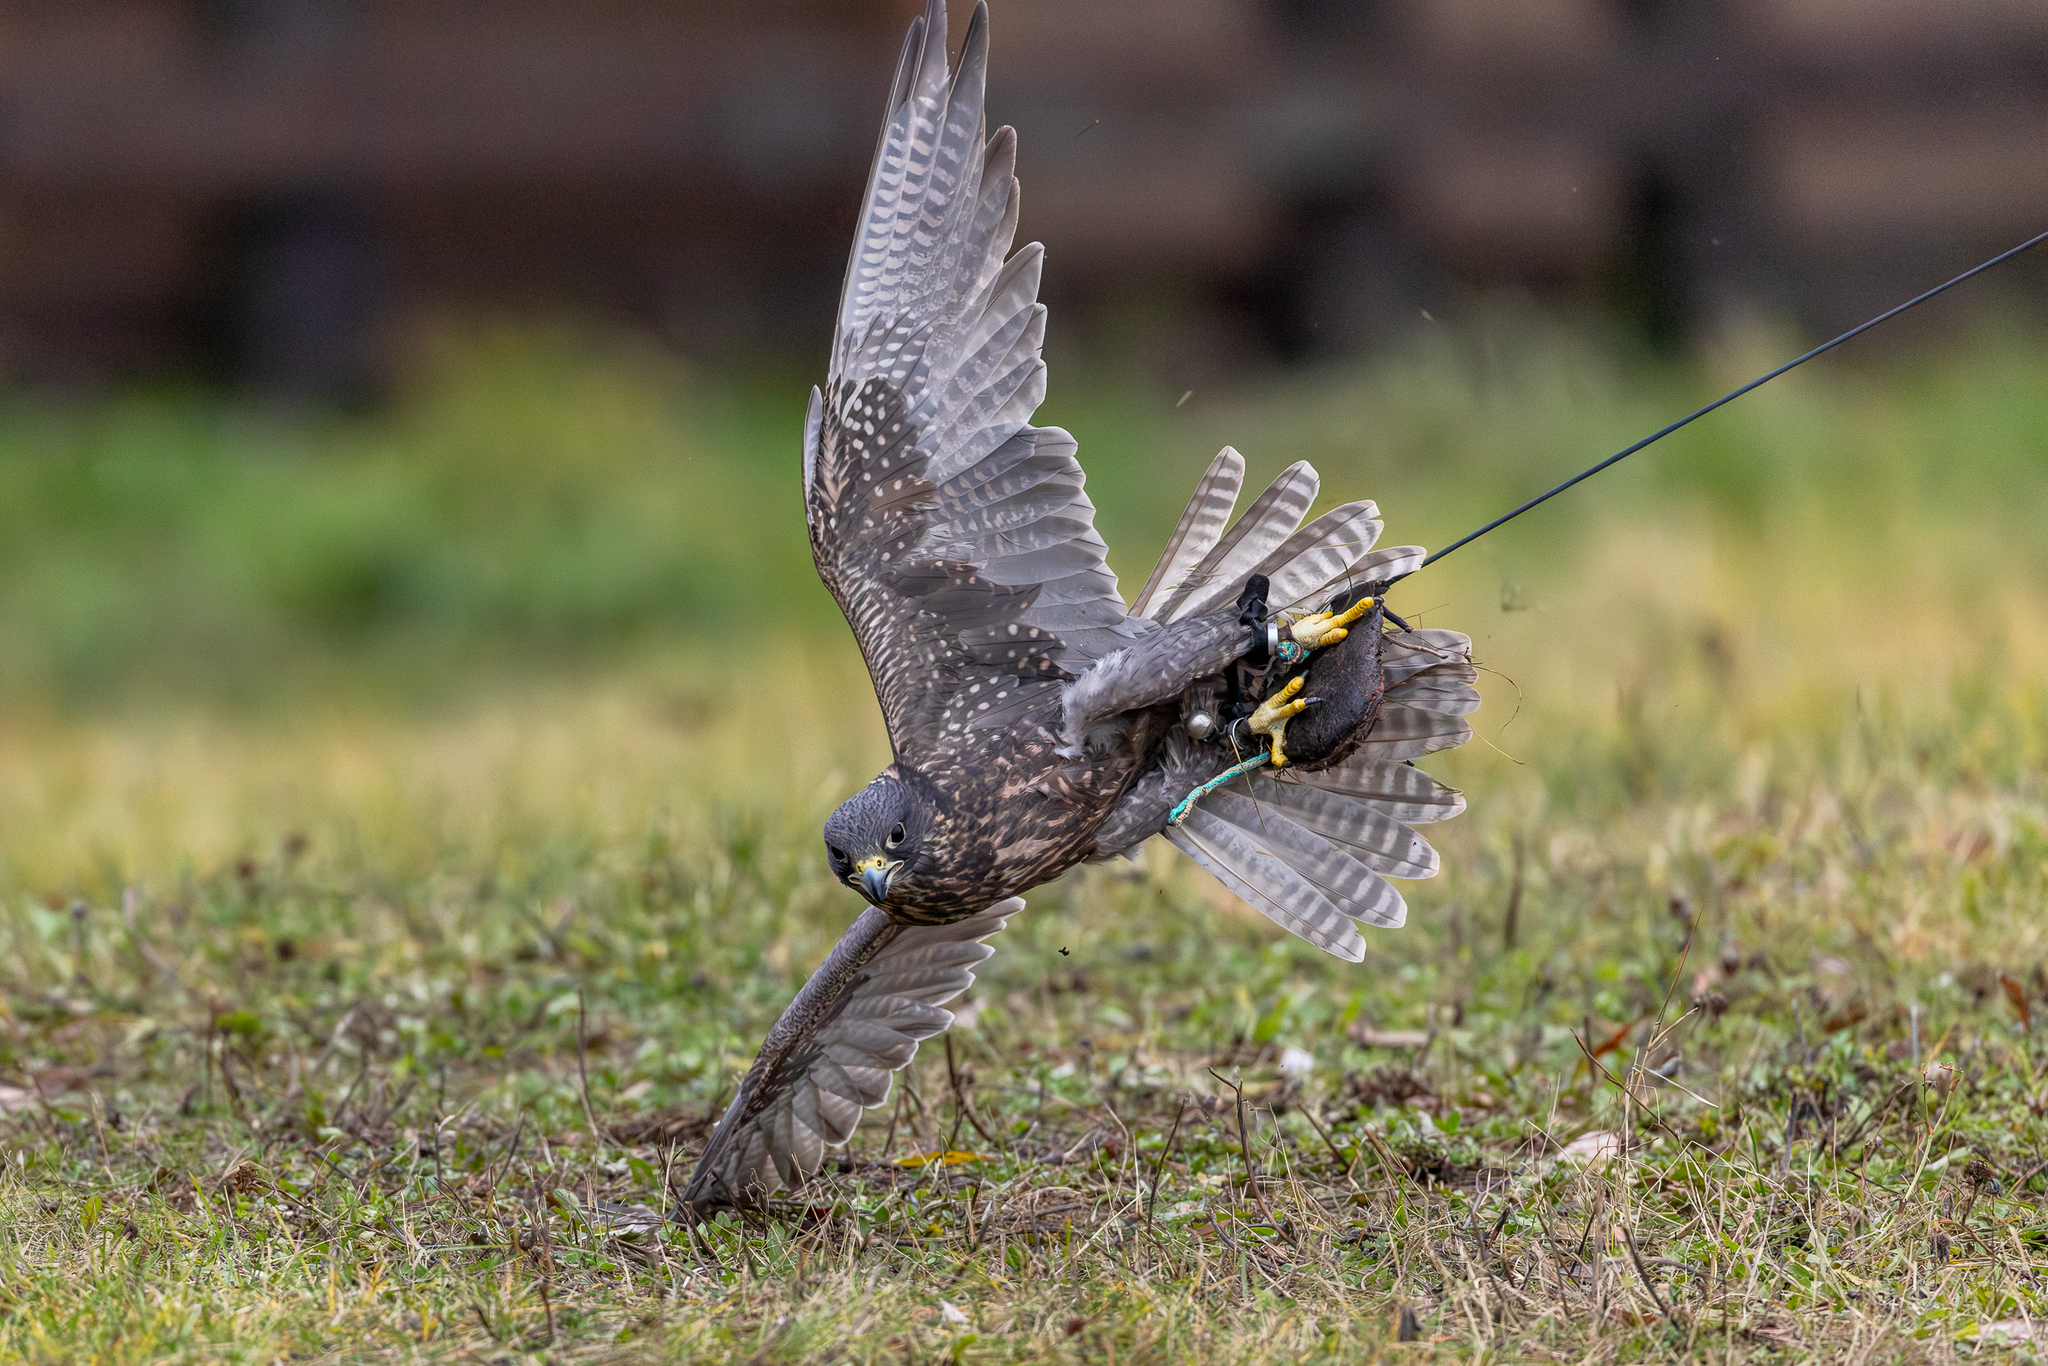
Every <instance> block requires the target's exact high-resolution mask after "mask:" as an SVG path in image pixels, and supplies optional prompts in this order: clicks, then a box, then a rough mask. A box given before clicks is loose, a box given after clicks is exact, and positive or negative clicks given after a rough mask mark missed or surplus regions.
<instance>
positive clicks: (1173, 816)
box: [1166, 752, 1273, 825]
mask: <svg viewBox="0 0 2048 1366" xmlns="http://www.w3.org/2000/svg"><path fill="white" fill-rule="evenodd" d="M1271 762H1273V756H1272V754H1271V753H1270V752H1268V753H1265V754H1255V755H1253V756H1252V757H1251V758H1249V759H1247V760H1245V761H1244V762H1243V763H1241V764H1233V765H1232V766H1231V767H1229V768H1226V769H1224V770H1223V771H1222V772H1221V773H1219V774H1217V775H1216V776H1215V777H1213V778H1211V779H1210V780H1209V781H1208V782H1206V783H1203V784H1202V785H1201V786H1200V787H1198V788H1196V789H1195V790H1194V791H1193V792H1190V793H1188V795H1187V796H1185V797H1183V798H1181V801H1180V805H1178V806H1176V807H1174V808H1173V810H1171V811H1169V812H1167V813H1166V823H1167V824H1168V825H1179V824H1180V823H1181V822H1182V821H1184V820H1186V819H1187V818H1188V812H1190V811H1192V810H1194V809H1195V803H1196V802H1198V801H1200V800H1202V798H1204V797H1206V796H1208V795H1209V794H1210V793H1211V792H1214V791H1215V790H1216V789H1217V788H1219V787H1221V786H1223V785H1224V784H1225V783H1227V782H1229V781H1230V780H1231V779H1232V778H1235V777H1236V776H1237V775H1238V774H1240V773H1249V772H1251V771H1252V770H1253V769H1255V768H1258V767H1260V766H1261V765H1263V764H1269V763H1271Z"/></svg>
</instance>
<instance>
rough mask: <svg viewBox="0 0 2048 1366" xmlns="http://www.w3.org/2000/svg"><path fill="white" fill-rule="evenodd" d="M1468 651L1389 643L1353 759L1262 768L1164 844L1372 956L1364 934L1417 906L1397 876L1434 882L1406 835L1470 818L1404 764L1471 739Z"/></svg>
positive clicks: (1404, 637)
mask: <svg viewBox="0 0 2048 1366" xmlns="http://www.w3.org/2000/svg"><path fill="white" fill-rule="evenodd" d="M1471 655H1472V642H1471V640H1470V639H1469V638H1467V637H1465V636H1462V635H1459V634H1458V633H1457V632H1455V631H1403V632H1398V633H1395V634H1392V635H1389V636H1388V637H1387V638H1386V641H1385V644H1384V650H1383V654H1382V656H1381V662H1382V667H1383V669H1384V670H1385V675H1384V676H1385V679H1386V685H1387V691H1386V694H1385V697H1384V699H1383V700H1382V702H1381V704H1380V710H1379V715H1378V717H1377V719H1376V720H1375V721H1374V723H1373V725H1372V729H1371V731H1370V732H1369V733H1368V734H1367V736H1366V737H1365V739H1364V741H1363V742H1362V743H1361V744H1360V745H1359V747H1358V749H1357V751H1356V752H1355V753H1353V754H1352V755H1351V756H1350V757H1349V758H1347V759H1346V760H1344V761H1343V762H1342V763H1340V764H1338V765H1336V766H1335V767H1333V768H1329V769H1325V770H1323V771H1322V772H1319V773H1301V772H1298V771H1296V770H1292V769H1283V770H1281V771H1280V772H1278V773H1277V774H1276V773H1275V772H1274V771H1273V770H1271V769H1257V770H1254V771H1253V773H1252V774H1251V775H1250V785H1249V788H1247V787H1246V785H1245V784H1244V783H1242V782H1233V783H1231V784H1230V785H1228V786H1226V787H1223V788H1220V789H1218V790H1217V791H1215V792H1212V793H1210V794H1209V795H1208V796H1206V797H1204V798H1202V799H1201V801H1200V802H1198V803H1196V805H1195V808H1194V810H1193V811H1191V812H1189V813H1188V816H1187V819H1186V820H1185V821H1183V822H1182V823H1181V824H1180V825H1177V826H1168V827H1167V829H1166V838H1167V839H1169V840H1171V841H1172V842H1173V844H1174V845H1175V846H1176V847H1177V848H1179V849H1180V850H1181V852H1183V853H1185V854H1187V855H1188V857H1190V858H1192V859H1194V860H1195V862H1197V863H1199V864H1201V865H1202V867H1204V868H1205V869H1207V870H1208V871H1209V872H1210V873H1212V874H1214V875H1215V877H1216V879H1217V880H1218V881H1220V882H1221V883H1222V884H1223V885H1224V886H1225V887H1228V888H1229V889H1230V890H1231V891H1232V892H1234V893H1235V894H1236V895H1237V896H1239V897H1241V898H1242V899H1243V900H1244V901H1246V902H1248V903H1249V904H1250V905H1252V906H1254V907H1256V908H1257V909H1258V910H1259V911H1260V912H1261V913H1263V914H1264V915H1266V916H1267V917H1269V918H1270V919H1272V920H1273V921H1275V922H1276V923H1278V924H1279V925H1281V926H1283V927H1284V928H1286V929H1288V930H1291V931H1292V932H1294V933H1295V934H1298V935H1300V936H1301V937H1302V938H1303V939H1306V940H1308V941H1309V942H1310V943H1311V944H1314V945H1315V946H1316V947H1317V948H1320V949H1323V950H1325V951H1326V952H1329V953H1333V954H1335V955H1336V956H1337V957H1339V958H1344V959H1348V960H1350V961H1352V962H1357V961H1358V960H1359V959H1360V958H1362V957H1364V956H1365V939H1364V936H1362V935H1361V934H1359V932H1358V926H1359V925H1360V924H1366V925H1379V926H1385V927H1388V928H1392V927H1395V926H1398V925H1400V924H1401V923H1402V922H1403V921H1405V920H1406V919H1407V916H1408V904H1407V902H1406V901H1404V900H1403V899H1402V897H1401V894H1400V893H1399V892H1398V891H1396V890H1395V889H1394V887H1393V884H1391V883H1390V882H1388V881H1387V879H1388V878H1390V877H1398V878H1427V877H1435V876H1436V872H1437V868H1438V859H1437V854H1436V850H1434V849H1432V848H1431V847H1430V845H1429V841H1427V840H1425V839H1423V838H1422V836H1420V835H1418V834H1416V833H1415V832H1414V831H1413V830H1411V829H1410V828H1409V827H1410V826H1412V825H1423V824H1427V823H1429V822H1431V821H1440V820H1448V819H1449V818H1450V817H1452V816H1455V815H1457V814H1458V813H1459V812H1461V811H1463V810H1464V809H1465V798H1464V796H1463V795H1462V794H1460V793H1459V792H1457V791H1456V790H1455V789H1453V788H1448V787H1444V786H1443V785H1441V784H1439V783H1438V782H1437V781H1436V780H1435V779H1434V778H1432V777H1430V776H1429V775H1428V774H1427V773H1424V772H1423V771H1422V770H1421V769H1419V768H1415V767H1413V766H1412V765H1410V764H1409V763H1408V762H1407V761H1408V760H1411V759H1415V758H1419V757H1421V756H1422V755H1424V754H1429V753H1433V752H1435V751H1437V750H1441V749H1452V748H1455V747H1456V746H1458V745H1462V744H1463V743H1465V741H1467V740H1469V739H1470V738H1471V737H1472V726H1471V724H1470V723H1469V722H1468V721H1466V720H1465V718H1466V717H1467V716H1468V715H1470V714H1471V713H1472V712H1474V711H1476V710H1477V709H1478V707H1479V693H1478V690H1477V689H1476V688H1475V687H1474V686H1473V684H1474V683H1475V682H1476V681H1477V677H1478V675H1477V671H1476V670H1475V669H1474V668H1473V666H1472V662H1471Z"/></svg>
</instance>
